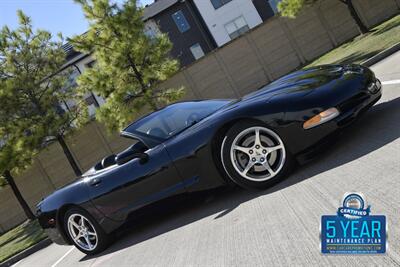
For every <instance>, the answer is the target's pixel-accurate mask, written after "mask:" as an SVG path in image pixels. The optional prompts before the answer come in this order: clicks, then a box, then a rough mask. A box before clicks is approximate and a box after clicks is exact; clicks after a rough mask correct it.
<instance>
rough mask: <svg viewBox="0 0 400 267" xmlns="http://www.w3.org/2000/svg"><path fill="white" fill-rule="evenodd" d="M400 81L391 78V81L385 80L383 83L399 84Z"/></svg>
mask: <svg viewBox="0 0 400 267" xmlns="http://www.w3.org/2000/svg"><path fill="white" fill-rule="evenodd" d="M398 83H400V80H391V81H384V82H382V84H383V85H388V84H398Z"/></svg>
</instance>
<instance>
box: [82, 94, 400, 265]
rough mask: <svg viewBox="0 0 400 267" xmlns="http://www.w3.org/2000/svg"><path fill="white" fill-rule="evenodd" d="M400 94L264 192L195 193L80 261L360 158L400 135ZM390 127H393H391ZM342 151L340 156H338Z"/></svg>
mask: <svg viewBox="0 0 400 267" xmlns="http://www.w3.org/2000/svg"><path fill="white" fill-rule="evenodd" d="M399 122H400V97H399V98H396V99H393V100H390V101H388V102H382V103H379V104H377V105H375V106H374V107H372V108H371V110H370V111H369V112H367V113H366V114H365V115H364V116H363V117H362V118H361V119H360V120H358V121H357V122H356V123H354V124H353V125H352V126H351V127H349V128H348V129H346V130H345V131H344V132H343V134H342V135H340V136H338V140H337V144H338V145H336V146H332V147H331V148H330V149H329V151H326V152H324V153H322V154H320V155H319V156H318V159H316V160H314V161H312V162H311V163H308V164H306V165H304V166H300V168H298V169H297V170H295V171H294V173H293V174H292V175H290V176H289V177H288V178H287V179H285V180H284V181H282V182H281V183H279V184H277V185H276V186H274V187H272V188H270V189H268V190H265V191H262V192H260V191H257V192H255V191H246V190H242V189H239V188H219V189H216V190H211V191H208V192H205V193H201V194H196V195H194V196H192V197H191V198H190V201H183V202H180V204H178V205H173V206H171V207H169V208H168V209H164V210H163V211H162V212H157V213H153V214H150V215H149V216H145V217H143V218H142V220H140V221H138V222H135V223H134V224H132V225H129V226H128V227H124V228H123V229H122V230H120V231H118V232H117V241H115V243H114V244H112V245H111V246H110V247H109V248H108V249H107V250H105V251H104V252H102V253H100V254H98V255H96V256H84V257H83V258H81V259H80V261H86V260H90V259H93V258H96V257H100V256H104V255H107V254H112V253H115V252H118V251H120V250H123V249H125V248H127V247H130V246H134V245H136V244H139V243H141V242H144V241H146V240H148V239H151V238H153V237H156V236H159V235H162V234H164V233H167V232H169V231H172V230H175V229H177V228H180V227H182V226H185V225H188V224H191V223H193V222H195V221H197V220H200V219H202V218H205V217H208V216H214V215H215V217H214V219H215V220H218V219H219V218H221V217H223V216H225V215H226V214H228V213H230V212H231V211H233V210H234V209H236V208H237V207H238V206H239V205H241V204H242V203H244V202H247V201H249V200H251V199H255V198H257V197H259V196H262V195H266V194H271V193H273V192H276V191H279V190H282V189H284V188H287V187H290V186H292V185H294V184H297V183H300V182H303V181H305V180H306V179H309V178H312V177H313V176H315V175H317V174H320V173H322V172H325V171H328V170H330V169H333V168H336V167H339V166H341V165H343V164H346V163H349V162H351V161H354V160H357V159H359V158H361V157H363V156H365V155H367V154H369V153H371V152H373V151H375V150H377V149H379V148H381V147H383V146H385V145H387V144H389V143H391V142H392V141H394V140H396V139H397V138H400V123H399ZM388 127H390V128H388ZM339 153H340V156H339Z"/></svg>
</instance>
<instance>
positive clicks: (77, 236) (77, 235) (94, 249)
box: [64, 208, 109, 255]
mask: <svg viewBox="0 0 400 267" xmlns="http://www.w3.org/2000/svg"><path fill="white" fill-rule="evenodd" d="M64 227H65V229H66V232H67V234H68V236H69V238H70V239H71V241H72V243H73V244H74V245H75V247H76V248H78V249H79V250H80V251H82V252H83V253H86V254H88V255H93V254H97V253H99V252H101V251H103V250H104V249H105V248H106V247H107V245H108V243H109V236H108V235H107V234H106V233H105V232H104V230H103V229H102V228H101V226H100V225H99V224H98V223H97V222H96V221H95V220H94V219H93V217H92V216H91V215H90V214H89V213H88V212H86V211H85V210H83V209H79V208H72V209H70V210H68V211H67V212H66V214H65V217H64Z"/></svg>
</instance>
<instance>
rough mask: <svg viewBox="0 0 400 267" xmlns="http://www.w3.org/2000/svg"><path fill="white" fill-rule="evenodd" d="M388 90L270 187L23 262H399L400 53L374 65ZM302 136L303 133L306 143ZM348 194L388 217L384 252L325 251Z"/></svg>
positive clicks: (209, 199)
mask: <svg viewBox="0 0 400 267" xmlns="http://www.w3.org/2000/svg"><path fill="white" fill-rule="evenodd" d="M372 69H373V70H374V71H375V72H376V75H377V77H378V78H380V79H381V81H382V82H384V83H383V84H384V85H383V86H384V89H383V97H382V99H381V100H380V102H378V103H377V104H376V105H375V106H374V107H373V108H372V109H371V111H369V112H368V113H367V114H366V116H364V118H363V119H361V120H360V121H358V122H357V123H356V124H355V125H354V126H353V127H351V128H349V129H348V130H347V131H346V132H345V134H343V135H342V136H341V137H340V138H339V140H338V142H337V144H336V145H335V146H332V148H330V149H329V151H326V153H324V154H322V155H321V156H320V157H319V158H318V159H316V160H315V161H313V162H311V163H309V164H307V165H305V166H302V167H300V168H298V169H297V171H295V172H294V173H293V174H292V175H291V176H290V177H289V178H288V179H287V180H285V181H284V182H283V183H281V184H279V185H277V186H275V187H273V188H271V189H269V190H267V191H264V192H249V191H244V190H239V189H235V190H218V191H216V192H213V193H210V194H209V195H208V196H205V197H204V200H202V201H196V202H195V203H193V205H184V206H182V207H176V208H175V209H174V210H173V212H172V214H163V215H160V216H156V218H157V220H154V219H153V220H149V221H148V222H145V223H143V224H140V225H136V226H132V228H131V229H129V230H125V231H123V233H122V234H121V237H120V238H119V239H118V241H116V242H115V243H114V244H113V245H112V246H111V247H110V248H109V249H107V250H106V251H105V252H103V253H102V254H100V255H98V256H97V257H88V256H85V255H84V254H83V253H81V252H80V251H78V250H77V249H75V248H74V247H72V246H57V245H54V244H52V245H50V246H49V247H47V248H45V249H43V250H41V251H38V252H36V253H35V254H33V255H31V256H29V257H27V258H25V259H23V260H21V261H20V262H18V263H17V264H16V265H18V266H19V267H20V266H21V267H22V266H124V265H125V266H126V265H129V266H133V265H135V266H238V265H246V266H256V265H263V266H271V265H274V266H275V265H319V266H321V265H328V264H329V265H341V266H342V265H348V266H355V265H358V266H365V265H376V266H377V265H380V266H391V265H397V266H398V265H400V227H399V221H400V197H399V196H400V52H398V53H396V54H394V55H392V56H391V57H389V58H387V59H385V60H383V61H381V62H379V63H378V64H376V65H374V66H373V67H372ZM299 141H300V140H299ZM348 191H357V192H362V193H364V195H365V196H366V198H367V201H368V203H369V204H370V205H371V206H372V207H371V213H372V214H383V215H386V216H387V221H388V227H389V231H388V242H389V249H388V252H387V253H386V255H382V256H326V255H322V254H321V253H320V247H319V224H320V220H321V215H328V214H332V215H333V214H335V212H336V210H337V208H338V206H339V201H340V199H341V198H342V196H343V194H344V193H345V192H348Z"/></svg>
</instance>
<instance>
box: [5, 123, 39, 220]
mask: <svg viewBox="0 0 400 267" xmlns="http://www.w3.org/2000/svg"><path fill="white" fill-rule="evenodd" d="M2 125H5V124H3V123H2ZM0 127H1V128H0V136H1V137H2V142H1V144H0V186H4V185H7V184H8V185H10V187H11V190H12V191H13V193H14V195H15V197H16V199H17V200H18V203H19V204H20V206H21V208H22V209H23V211H24V212H25V215H26V217H27V218H28V219H30V220H33V219H34V218H35V215H34V214H33V212H32V210H31V209H30V207H29V205H28V204H27V203H26V201H25V199H24V197H23V196H22V194H21V192H20V191H19V189H18V187H17V185H16V183H15V180H14V177H13V175H12V174H11V173H12V172H13V173H19V172H20V171H22V170H24V169H25V168H26V167H27V166H29V165H30V164H31V162H32V158H33V156H34V154H35V152H36V151H35V150H32V149H28V148H30V147H38V140H35V136H24V138H18V136H21V135H25V134H24V133H17V132H16V131H14V130H16V129H12V130H13V131H12V135H10V134H8V132H11V131H10V130H11V129H8V130H6V129H5V128H4V127H3V126H0Z"/></svg>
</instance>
